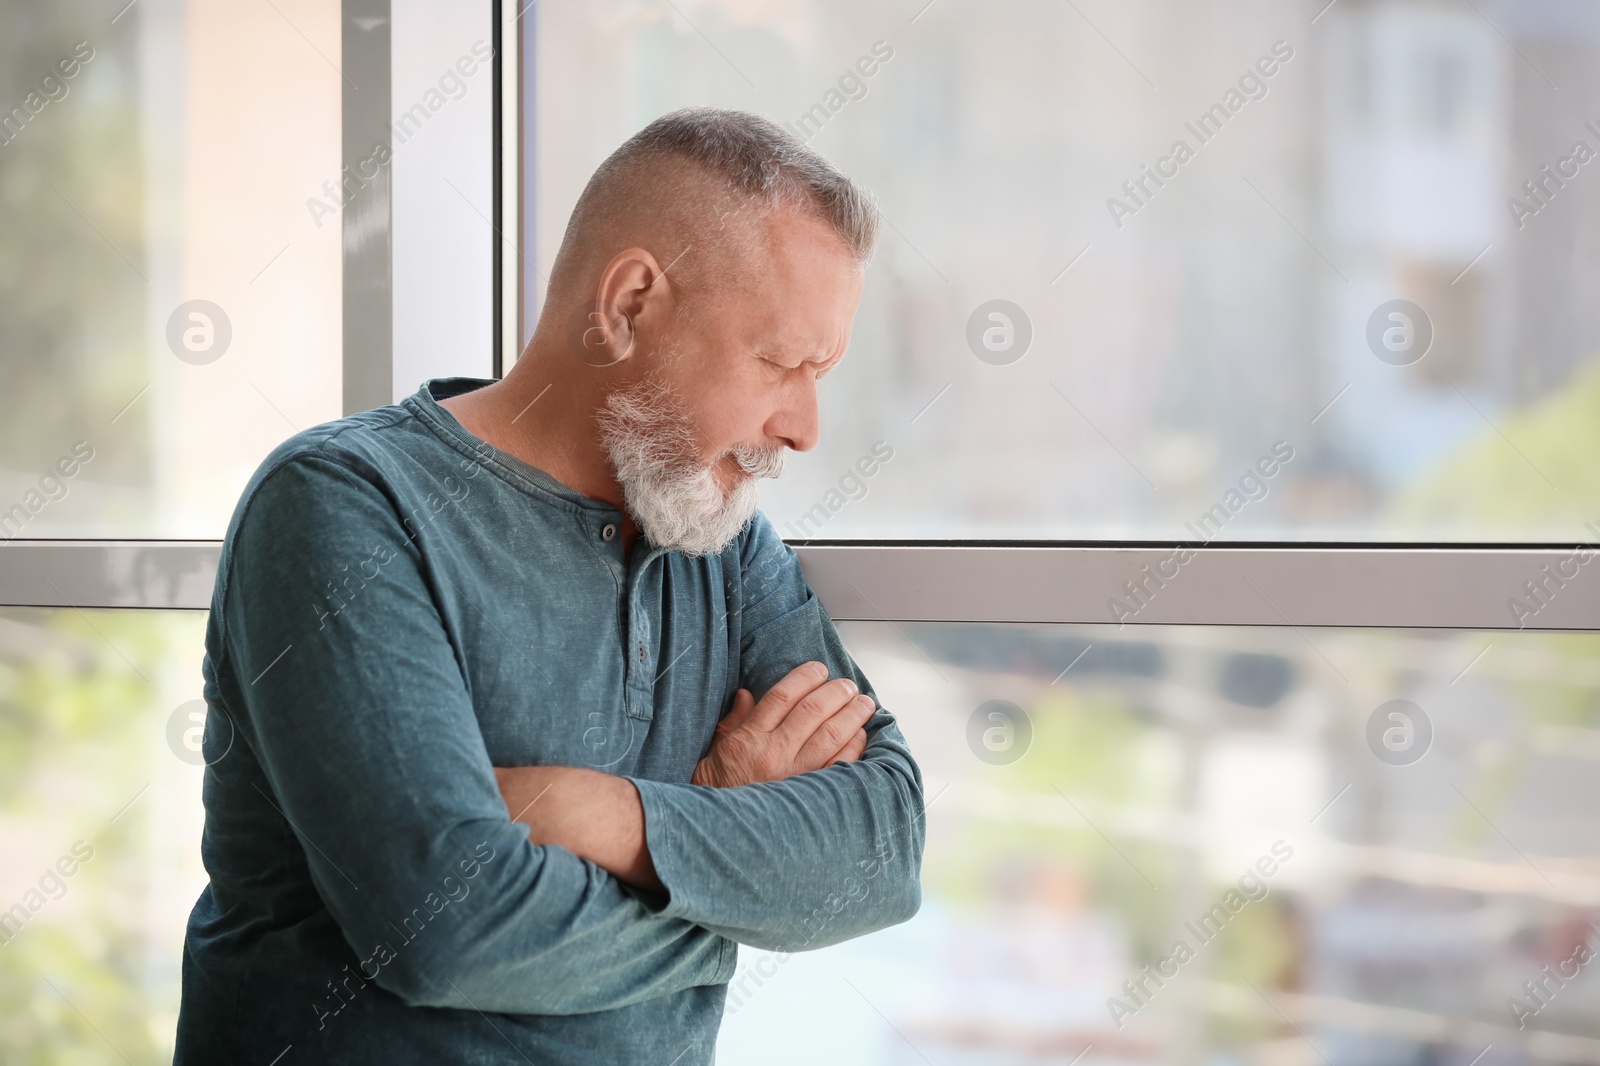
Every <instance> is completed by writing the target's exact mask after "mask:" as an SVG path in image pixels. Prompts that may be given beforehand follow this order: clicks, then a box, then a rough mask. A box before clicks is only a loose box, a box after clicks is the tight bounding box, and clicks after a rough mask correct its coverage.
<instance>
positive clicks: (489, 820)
mask: <svg viewBox="0 0 1600 1066" xmlns="http://www.w3.org/2000/svg"><path fill="white" fill-rule="evenodd" d="M488 383H489V382H488V381H486V380H482V379H476V378H442V379H435V380H432V381H429V382H427V383H425V384H424V385H423V386H422V388H420V389H419V390H418V391H417V392H416V393H415V394H414V395H412V396H410V397H408V398H407V399H406V400H404V401H403V402H402V403H399V404H396V405H394V406H391V407H384V408H379V409H377V410H373V411H368V412H365V413H363V414H360V415H355V416H352V417H349V418H345V419H341V420H339V421H336V422H331V423H328V424H326V425H322V426H318V427H316V428H313V429H310V430H306V431H305V432H302V433H300V434H297V435H296V436H294V437H292V438H290V440H288V441H287V442H285V443H284V444H283V445H281V446H280V447H278V448H277V449H276V450H275V451H274V452H273V453H272V454H271V455H270V456H268V458H267V459H266V460H265V461H264V462H263V463H262V465H261V467H260V468H259V469H258V470H257V471H256V473H255V475H254V476H253V477H252V479H251V480H250V482H249V484H248V485H247V487H246V489H245V492H244V494H243V496H242V497H241V498H240V500H239V503H238V506H237V508H236V509H235V512H234V515H233V519H232V521H231V523H230V525H229V529H228V534H227V539H226V541H225V543H224V546H223V551H222V556H221V563H220V566H219V568H218V573H217V583H216V588H215V591H214V594H213V597H212V605H211V614H210V619H209V624H208V628H207V632H206V657H205V662H204V665H203V672H204V678H205V698H206V701H207V704H208V717H207V724H206V732H205V741H204V746H203V751H204V754H205V757H206V760H207V763H208V765H207V768H206V772H205V782H204V800H205V809H206V823H205V832H204V836H203V840H202V854H203V857H204V860H205V866H206V870H207V872H208V873H209V875H210V884H209V885H208V886H207V887H206V889H205V890H204V891H203V892H202V894H201V896H200V898H199V900H198V901H197V902H196V904H195V907H194V910H193V913H192V914H191V916H190V920H189V926H188V933H187V937H186V939H185V943H184V956H183V1003H182V1010H181V1013H180V1016H179V1021H178V1047H177V1056H176V1060H175V1061H176V1062H177V1063H178V1064H179V1066H185V1064H199V1063H205V1064H211V1063H219V1062H228V1063H261V1064H262V1066H266V1064H268V1063H274V1062H275V1063H276V1066H295V1064H297V1063H321V1062H383V1063H386V1064H388V1063H396V1064H404V1063H413V1062H414V1063H430V1064H432V1063H440V1062H451V1063H475V1064H477V1063H483V1064H489V1063H517V1064H522V1063H526V1062H530V1061H531V1062H536V1063H539V1064H541V1066H543V1064H547V1063H559V1064H566V1063H571V1064H578V1063H583V1064H589V1063H606V1064H619V1063H648V1064H651V1066H666V1064H667V1063H676V1064H677V1066H691V1064H696V1063H709V1062H711V1061H712V1060H713V1057H714V1053H715V1043H716V1034H717V1027H718V1024H719V1022H720V1020H721V1015H722V1007H723V1000H724V996H725V993H726V982H727V980H728V978H729V977H730V976H731V975H732V973H733V968H734V963H735V959H736V950H737V949H736V946H735V945H736V943H745V944H750V945H753V946H757V947H762V948H771V949H781V950H786V951H796V950H804V949H809V948H816V947H821V946H824V945H827V944H832V943H836V942H838V941H841V940H845V939H848V938H850V937H855V936H859V935H861V934H863V933H867V932H870V931H873V930H875V929H880V928H883V927H885V926H888V925H892V924H894V923H896V922H900V921H904V920H905V919H907V918H908V917H910V916H911V915H912V914H913V913H915V911H916V909H917V906H918V903H919V901H920V890H919V885H918V876H919V872H920V868H921V859H922V846H923V817H922V816H923V806H922V804H923V794H922V781H921V775H920V772H919V770H918V768H917V765H916V763H915V762H914V761H913V759H912V756H911V753H910V750H909V749H908V748H907V746H906V742H905V739H904V737H903V736H902V735H901V733H900V731H899V729H898V728H897V727H896V725H895V723H894V718H893V716H892V715H891V714H890V712H889V711H888V710H886V709H883V708H881V707H880V708H879V710H878V711H877V713H876V714H874V716H873V717H872V719H871V720H870V721H869V722H868V724H867V727H866V729H867V734H868V737H869V741H868V744H867V749H866V752H865V754H864V755H863V757H862V758H861V760H860V761H859V762H856V763H848V764H847V763H840V764H836V765H833V766H830V767H828V768H826V769H823V770H817V771H813V772H811V773H807V774H801V775H798V776H796V777H791V778H788V779H786V780H783V781H776V782H768V783H764V784H757V785H749V786H745V787H742V788H731V789H714V788H707V787H702V786H697V785H691V784H689V778H690V775H691V773H692V772H693V770H694V766H695V763H696V762H697V761H698V760H699V759H700V757H701V756H702V755H703V754H704V753H705V751H706V749H707V747H708V746H709V744H710V741H711V737H712V732H713V730H714V729H715V727H716V724H717V722H718V720H719V719H720V718H721V716H722V715H724V714H726V713H727V712H728V711H729V710H730V709H731V707H732V704H733V698H734V694H735V692H736V691H737V690H738V689H739V688H741V687H742V688H748V689H750V690H751V691H752V692H754V693H755V694H756V695H757V696H758V697H759V696H761V695H762V694H764V693H765V692H766V690H767V689H768V688H770V687H771V686H772V685H773V683H775V682H776V681H778V680H779V679H780V678H782V677H783V676H784V675H785V674H786V673H788V672H789V671H790V670H791V669H793V668H794V667H796V666H798V665H800V664H801V663H803V662H806V661H808V660H811V659H819V660H821V661H823V662H825V663H827V664H828V667H829V670H830V673H831V675H832V676H846V677H850V678H852V679H853V680H854V681H855V682H856V684H857V685H858V686H860V688H861V690H862V691H863V692H866V693H868V694H870V695H873V696H874V698H876V695H875V693H873V690H872V687H871V685H870V683H869V682H868V681H867V679H866V677H865V676H863V674H862V673H861V671H860V670H859V669H858V668H857V666H856V664H855V663H854V661H853V660H852V659H851V658H850V656H849V654H848V653H847V652H846V651H845V649H844V647H843V645H842V644H841V642H840V640H839V636H838V634H837V632H836V631H835V629H834V626H833V623H832V622H831V621H830V619H829V618H828V616H827V613H826V612H825V611H824V610H823V608H822V605H821V603H820V602H819V601H818V600H817V599H816V597H815V596H814V595H813V594H812V592H811V590H810V588H809V586H808V585H807V584H806V581H805V578H804V576H803V575H802V574H801V572H800V568H799V565H798V563H797V561H796V559H795V556H794V553H793V552H792V551H791V550H790V549H789V548H788V546H787V545H785V544H784V543H783V542H782V540H781V539H779V537H778V535H777V533H776V531H775V530H774V529H773V527H772V525H771V523H770V522H768V521H767V519H766V518H765V517H764V516H763V515H761V514H759V513H758V514H757V515H756V517H755V518H754V519H753V520H752V521H751V522H750V523H749V525H747V526H746V528H745V529H744V531H743V532H742V533H741V534H740V535H739V537H738V538H737V539H736V540H735V541H734V543H733V544H732V545H730V546H729V547H728V549H727V550H725V551H724V552H722V553H721V554H720V555H713V556H706V557H701V558H691V557H688V556H685V555H683V554H681V553H678V552H673V551H665V550H662V549H660V548H658V547H656V546H655V545H653V544H651V543H650V542H649V541H648V540H647V539H646V538H644V537H643V536H642V535H641V536H640V537H639V538H638V539H637V540H636V541H635V543H634V545H633V550H632V552H631V553H630V554H629V555H628V556H626V557H625V556H624V553H623V549H622V538H621V537H620V536H619V535H618V529H619V525H620V522H621V520H622V513H621V512H620V511H619V510H618V509H617V508H615V507H613V506H612V505H610V504H607V503H603V502H601V501H598V500H593V499H589V498H587V497H585V496H582V495H580V494H579V493H577V492H575V491H573V490H571V489H569V488H567V487H566V486H565V485H562V484H561V483H560V482H558V481H556V480H555V479H554V478H552V477H551V476H550V475H548V474H546V473H544V472H543V471H541V470H538V469H536V468H535V467H532V466H530V465H528V464H527V463H524V462H522V461H520V460H518V459H516V458H515V457H514V456H511V455H508V454H506V453H504V452H501V451H498V450H497V449H495V448H493V447H491V446H490V445H488V444H487V443H485V442H484V441H482V440H480V439H479V438H477V437H475V436H473V435H471V434H470V433H468V432H467V431H466V430H465V429H464V428H463V427H462V426H461V424H460V423H459V422H457V421H456V419H455V418H454V416H452V415H451V414H450V413H449V411H447V410H446V409H445V408H443V407H442V406H440V404H439V403H438V401H439V400H441V399H445V398H448V397H449V396H452V395H457V394H460V393H462V392H466V391H470V390H472V389H474V388H478V387H481V386H483V385H486V384H488ZM529 765H565V766H584V767H591V768H594V769H598V770H602V771H605V772H607V773H611V774H616V775H619V776H624V777H627V778H629V779H630V780H632V781H633V782H634V783H635V785H636V786H637V787H638V790H639V794H640V796H641V798H642V800H643V806H644V814H645V833H646V838H647V841H648V844H649V848H650V854H651V857H652V860H653V861H654V864H655V868H656V871H657V874H658V875H659V876H660V878H661V881H662V884H663V885H664V886H665V889H666V892H665V895H664V896H663V895H656V894H651V893H644V892H640V891H637V890H634V889H632V888H630V887H629V886H627V885H624V884H623V883H621V882H619V881H618V880H617V879H616V878H615V877H613V876H611V875H610V874H609V873H607V872H606V871H605V870H602V869H600V868H599V867H597V866H595V865H594V864H593V863H591V862H588V861H587V860H584V859H580V858H578V857H577V856H575V855H573V854H572V853H571V852H569V851H567V850H566V849H565V848H561V847H557V846H535V845H533V844H531V843H530V842H529V841H528V839H527V834H526V829H525V827H523V826H521V825H519V824H516V823H513V822H512V821H511V820H510V819H509V818H508V816H507V812H506V810H505V807H504V805H503V803H502V800H501V797H500V794H499V791H498V789H497V787H496V783H495V778H494V773H493V768H494V767H496V766H529ZM280 1055H281V1058H275V1057H276V1056H280Z"/></svg>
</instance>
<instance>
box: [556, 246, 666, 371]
mask: <svg viewBox="0 0 1600 1066" xmlns="http://www.w3.org/2000/svg"><path fill="white" fill-rule="evenodd" d="M675 297H676V293H675V292H673V289H672V283H671V282H670V281H668V280H667V274H666V271H665V270H663V269H662V268H661V264H660V263H659V262H657V260H656V257H655V256H653V255H651V254H650V253H649V252H648V251H646V250H645V249H643V248H628V249H625V250H624V251H621V252H618V253H617V255H616V256H615V257H614V258H613V259H612V260H611V262H610V263H607V264H606V268H605V270H603V271H602V272H601V274H600V283H599V285H598V287H597V288H596V290H595V301H594V305H593V307H591V308H585V309H583V314H584V326H583V329H582V332H581V334H580V338H579V349H580V351H581V353H582V355H583V360H584V362H586V363H588V364H589V365H591V366H612V365H614V364H616V363H620V362H622V361H623V360H624V359H627V358H628V357H629V356H631V355H632V354H633V349H634V345H635V342H636V341H637V340H638V333H639V330H640V329H641V327H642V328H644V329H646V330H648V329H650V328H651V327H652V326H653V325H655V324H656V321H657V320H659V321H660V322H662V323H664V322H665V321H666V320H667V318H668V317H669V316H670V309H671V305H672V301H673V300H674V298H675Z"/></svg>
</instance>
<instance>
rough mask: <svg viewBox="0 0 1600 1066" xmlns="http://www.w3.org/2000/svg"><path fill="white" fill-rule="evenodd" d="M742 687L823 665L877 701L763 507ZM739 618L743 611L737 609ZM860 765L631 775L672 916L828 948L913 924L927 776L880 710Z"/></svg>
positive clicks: (749, 577)
mask: <svg viewBox="0 0 1600 1066" xmlns="http://www.w3.org/2000/svg"><path fill="white" fill-rule="evenodd" d="M740 566H741V581H740V586H741V589H742V594H741V597H740V602H739V604H738V605H737V606H738V612H739V615H740V618H741V625H742V633H741V636H740V645H739V657H740V658H739V673H740V685H741V687H744V688H748V689H750V691H751V692H752V693H754V694H756V696H757V697H758V698H759V697H760V696H762V695H764V694H765V693H766V691H767V690H768V689H770V688H771V687H772V685H773V684H774V683H776V682H777V681H778V680H780V679H781V678H782V677H783V676H784V675H785V674H787V673H788V672H789V671H790V670H792V669H794V668H795V667H797V666H799V665H800V664H802V663H805V662H808V661H810V660H813V659H816V660H820V661H822V662H824V663H826V664H827V665H828V670H829V675H830V676H831V677H848V678H850V679H851V680H853V681H854V682H855V683H856V685H857V686H858V687H859V688H860V689H861V691H862V692H865V693H867V694H868V695H870V696H872V698H873V700H874V701H876V700H877V698H878V697H877V693H876V692H874V691H873V689H872V685H871V683H870V682H869V681H868V680H867V678H866V676H865V675H864V674H863V673H862V672H861V670H860V668H859V667H858V666H857V665H856V663H855V661H854V660H853V659H851V657H850V655H849V653H848V652H847V651H845V648H844V645H843V643H842V642H841V641H840V639H839V634H838V632H837V630H836V629H835V628H834V625H833V621H832V619H830V618H829V617H828V614H827V612H826V611H825V610H824V609H823V607H822V603H821V601H820V600H818V599H817V598H816V596H815V594H813V593H812V591H811V587H810V585H809V584H808V583H807V582H806V579H805V575H804V574H803V573H802V572H801V570H800V563H799V560H798V559H797V558H796V557H795V554H794V552H793V551H792V550H791V549H790V548H789V546H788V545H787V544H784V543H783V541H782V539H781V538H780V537H779V536H778V533H777V531H776V530H775V529H774V528H773V527H772V524H771V523H770V522H769V521H768V520H767V519H766V517H765V516H764V515H762V514H760V513H758V514H757V515H756V518H755V520H754V521H753V523H752V526H751V529H750V532H749V535H748V537H747V539H746V540H745V541H744V543H743V545H742V551H741V558H740ZM729 609H730V611H732V610H733V609H734V608H733V606H732V605H730V608H729ZM865 728H866V731H867V738H868V739H867V747H866V751H865V752H864V754H863V755H862V757H861V759H860V761H858V762H854V763H837V764H835V765H833V766H829V767H827V768H825V769H821V770H814V771H812V772H810V773H805V774H798V775H796V776H794V777H790V778H786V779H784V780H782V781H769V782H762V783H759V784H753V785H744V786H741V787H738V788H712V787H708V786H700V785H688V784H680V783H676V782H662V781H650V780H643V779H637V778H632V779H630V780H633V782H634V784H635V786H637V787H638V789H639V794H640V796H641V798H642V799H643V802H644V811H645V836H646V840H647V843H648V844H649V848H650V857H651V860H652V861H653V862H654V864H655V868H656V873H657V875H658V876H659V877H660V878H661V882H662V884H663V885H664V886H665V888H666V890H667V897H668V898H667V902H666V905H665V907H664V909H663V910H662V913H663V914H666V915H671V916H675V917H682V918H687V919H689V920H690V921H693V922H697V923H699V924H700V925H703V926H705V927H706V928H708V929H711V930H714V931H716V932H718V933H722V934H723V935H725V936H728V937H731V938H733V939H735V940H738V941H740V942H741V943H745V944H749V945H751V946H754V947H760V948H767V949H773V950H783V951H799V950H805V949H809V948H817V947H823V946H826V945H828V944H833V943H837V942H839V941H841V940H847V939H849V938H851V937H856V936H860V935H862V934H864V933H869V932H872V931H874V930H877V929H881V928H884V927H886V926H889V925H894V924H896V923H898V922H903V921H905V920H906V919H908V918H910V917H911V916H912V915H913V914H915V913H916V911H917V908H918V906H919V905H920V903H921V887H920V883H919V877H920V874H921V868H922V848H923V840H924V825H923V793H922V774H921V771H920V769H919V768H918V767H917V764H916V762H915V760H913V759H912V757H911V750H910V748H909V747H908V746H907V745H906V741H905V737H904V736H902V735H901V733H900V729H899V727H898V726H896V725H895V721H894V716H893V715H892V714H891V713H890V712H889V711H888V710H887V709H885V708H884V707H882V706H881V705H880V706H879V707H878V710H877V712H876V713H875V714H874V715H873V716H872V718H871V719H869V720H868V722H867V725H866V727H865Z"/></svg>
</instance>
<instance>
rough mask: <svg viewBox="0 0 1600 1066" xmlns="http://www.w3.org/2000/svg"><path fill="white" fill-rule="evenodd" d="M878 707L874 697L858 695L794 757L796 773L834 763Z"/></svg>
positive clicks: (819, 727) (829, 720)
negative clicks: (839, 752) (840, 751)
mask: <svg viewBox="0 0 1600 1066" xmlns="http://www.w3.org/2000/svg"><path fill="white" fill-rule="evenodd" d="M875 708H876V705H875V704H874V703H873V702H872V697H871V696H867V695H860V696H857V697H855V698H854V699H852V700H850V702H849V703H847V704H845V705H844V706H843V707H841V708H840V709H839V710H838V712H836V713H835V714H834V715H832V716H831V717H830V718H828V720H827V721H825V722H823V723H822V724H821V725H819V726H818V727H817V729H816V731H815V732H814V733H813V734H812V735H811V737H810V738H809V739H808V740H807V741H806V742H805V743H804V744H802V745H801V747H800V750H799V751H798V752H797V753H796V754H795V758H794V764H795V772H796V773H805V772H806V771H807V770H815V769H817V768H818V767H822V766H827V765H828V764H829V763H831V762H832V761H833V759H834V755H835V753H837V752H838V751H839V750H840V749H841V748H843V747H844V746H845V745H846V744H847V743H849V742H850V740H851V738H852V737H854V736H855V735H856V733H858V732H860V731H861V729H862V727H863V726H865V725H866V724H867V719H869V718H871V717H872V713H873V711H874V710H875Z"/></svg>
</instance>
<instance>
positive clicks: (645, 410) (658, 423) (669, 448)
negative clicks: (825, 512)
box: [596, 379, 784, 556]
mask: <svg viewBox="0 0 1600 1066" xmlns="http://www.w3.org/2000/svg"><path fill="white" fill-rule="evenodd" d="M596 421H597V424H598V426H599V430H600V444H601V446H602V447H603V448H605V450H606V454H607V455H608V456H609V457H610V459H611V465H612V467H613V469H614V471H615V473H616V477H617V481H618V483H620V484H621V485H622V495H623V499H624V500H625V501H626V502H627V508H628V513H629V514H630V515H631V516H632V517H633V520H634V521H635V522H637V523H638V524H639V528H640V530H641V531H643V533H644V535H645V536H646V537H647V538H649V540H650V543H652V544H654V545H656V546H658V547H661V548H666V549H669V550H672V551H679V552H682V553H683V554H684V555H691V556H696V555H715V554H717V553H719V552H721V551H722V550H723V549H724V548H726V547H727V546H728V545H729V544H731V543H733V540H734V538H735V537H737V536H738V535H739V533H740V532H741V531H742V530H743V529H744V527H745V525H746V524H747V523H748V522H749V521H750V519H751V517H752V516H753V515H754V514H755V513H756V504H757V502H758V500H757V494H756V482H755V479H756V478H758V477H777V476H778V475H779V474H781V473H783V451H784V449H783V446H782V445H778V446H776V447H774V448H770V449H759V448H747V447H742V446H741V447H736V448H730V449H729V450H728V451H726V452H724V453H722V455H719V456H717V457H716V458H715V459H714V460H713V461H712V462H711V464H710V465H708V466H702V465H701V464H700V462H699V459H698V456H697V445H696V441H695V434H694V427H693V424H692V423H691V422H690V421H689V419H688V416H687V415H686V414H685V412H684V409H683V404H682V403H681V402H680V401H679V400H678V398H677V396H676V395H675V394H674V393H673V391H672V389H671V388H670V387H669V386H668V385H666V384H665V383H664V382H659V381H652V380H649V379H645V380H643V381H640V382H639V383H637V384H635V385H631V386H629V387H628V388H625V389H619V390H617V391H616V392H613V393H612V394H611V395H610V396H608V397H607V398H606V404H605V407H604V408H602V409H601V411H600V412H599V414H598V415H597V416H596ZM728 455H731V456H733V458H734V460H735V461H736V462H737V463H738V464H739V467H740V469H741V470H743V471H744V472H745V473H746V474H748V475H750V476H749V477H743V478H740V479H739V481H738V483H737V484H736V485H735V486H734V487H733V488H732V489H731V490H730V491H728V492H726V493H724V492H723V489H722V486H721V485H720V484H718V482H717V472H716V469H715V467H716V465H717V464H718V463H719V462H721V460H722V459H723V457H724V456H728Z"/></svg>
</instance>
